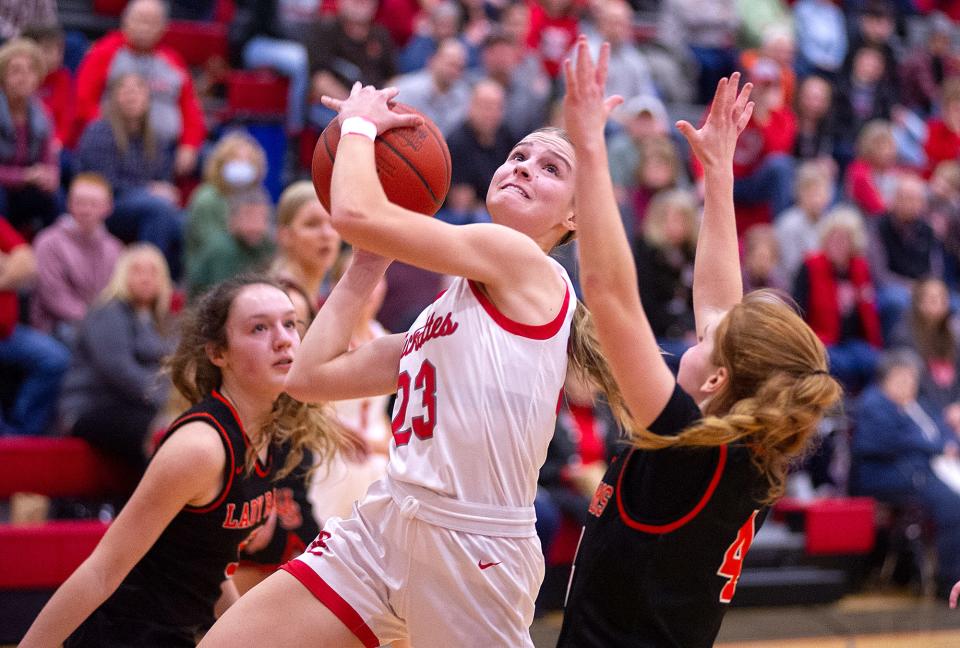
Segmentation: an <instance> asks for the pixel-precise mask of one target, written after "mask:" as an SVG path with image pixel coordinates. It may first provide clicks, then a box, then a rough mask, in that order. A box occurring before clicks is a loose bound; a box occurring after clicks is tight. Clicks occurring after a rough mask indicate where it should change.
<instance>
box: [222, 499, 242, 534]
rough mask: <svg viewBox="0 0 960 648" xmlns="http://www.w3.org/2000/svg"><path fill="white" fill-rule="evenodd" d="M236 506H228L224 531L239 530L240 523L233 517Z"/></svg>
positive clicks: (224, 520)
mask: <svg viewBox="0 0 960 648" xmlns="http://www.w3.org/2000/svg"><path fill="white" fill-rule="evenodd" d="M236 508H237V507H236V506H235V505H234V504H232V503H231V504H227V515H226V517H224V519H223V528H224V529H236V528H239V526H240V523H239V522H237V520H236V519H235V518H234V517H233V513H234V511H235V510H236Z"/></svg>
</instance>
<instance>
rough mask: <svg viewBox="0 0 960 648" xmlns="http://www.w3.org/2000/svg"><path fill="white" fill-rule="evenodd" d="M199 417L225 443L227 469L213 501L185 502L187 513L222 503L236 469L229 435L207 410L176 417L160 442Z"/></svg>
mask: <svg viewBox="0 0 960 648" xmlns="http://www.w3.org/2000/svg"><path fill="white" fill-rule="evenodd" d="M200 419H203V420H205V421H206V422H207V423H210V424H211V425H213V427H214V429H215V430H217V432H219V433H220V436H221V437H222V438H223V441H224V442H225V443H226V444H227V468H228V470H227V478H226V480H224V483H223V488H222V489H221V490H220V492H219V493H218V494H217V496H216V497H215V498H213V501H212V502H210V503H209V504H207V505H206V506H191V505H190V504H187V505H185V506H184V507H183V510H184V511H187V512H189V513H209V512H210V511H212V510H214V509H215V508H217V507H218V506H220V505H221V504H223V500H225V499H227V494H228V493H229V492H230V487H231V486H232V485H233V475H234V473H235V471H236V462H235V461H234V460H233V443H231V442H230V435H228V434H227V431H226V430H224V429H223V426H222V425H220V422H219V421H218V420H217V419H215V418H214V417H213V415H212V414H209V413H208V412H196V413H194V414H190V415H188V416H183V417H180V418H178V419H177V420H176V421H174V422H173V423H172V424H171V425H170V429H169V431H168V432H167V433H166V434H165V435H164V436H163V439H161V441H160V444H162V443H163V442H164V441H166V440H167V439H169V438H170V435H171V434H173V433H174V432H176V431H177V430H179V429H180V428H181V427H183V426H184V425H185V424H187V423H189V422H190V421H196V420H200ZM159 447H160V445H159V444H158V446H157V448H158V449H159Z"/></svg>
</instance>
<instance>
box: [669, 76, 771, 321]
mask: <svg viewBox="0 0 960 648" xmlns="http://www.w3.org/2000/svg"><path fill="white" fill-rule="evenodd" d="M739 81H740V74H739V73H738V72H734V73H733V75H732V76H730V78H723V79H721V80H720V83H719V84H718V85H717V92H716V94H715V95H714V98H713V103H712V104H711V106H710V111H709V112H708V113H707V119H706V121H705V122H704V124H703V126H702V127H701V128H700V129H695V128H694V127H693V126H692V125H691V124H690V123H689V122H686V121H680V122H677V128H678V129H680V132H681V133H682V134H683V136H684V137H686V139H687V141H688V142H689V143H690V148H691V149H692V150H693V152H694V154H695V155H696V156H697V159H698V160H700V163H701V164H702V165H703V172H704V181H705V194H704V204H703V222H702V224H701V225H700V236H699V239H698V240H697V254H696V260H695V262H694V273H693V309H694V315H695V317H696V325H697V336H698V338H701V339H702V338H703V335H704V328H705V327H706V326H707V325H709V324H710V323H711V322H715V321H716V320H717V319H718V316H721V315H723V314H724V313H726V312H727V311H728V310H729V309H730V307H732V306H733V305H734V304H737V303H739V302H740V300H741V299H742V298H743V280H742V278H741V274H740V251H739V247H738V245H737V226H736V214H735V212H734V208H733V154H734V151H735V150H736V148H737V138H738V137H739V136H740V133H742V132H743V129H744V128H745V127H746V126H747V123H748V122H749V121H750V116H751V115H752V114H753V103H752V102H750V101H749V99H750V90H751V89H752V87H753V86H752V85H751V84H749V83H748V84H746V85H745V86H744V87H743V89H742V90H740V91H739V92H738V84H739Z"/></svg>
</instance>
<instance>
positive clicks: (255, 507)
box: [250, 495, 263, 524]
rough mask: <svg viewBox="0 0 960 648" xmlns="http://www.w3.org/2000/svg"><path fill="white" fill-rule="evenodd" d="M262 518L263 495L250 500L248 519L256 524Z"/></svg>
mask: <svg viewBox="0 0 960 648" xmlns="http://www.w3.org/2000/svg"><path fill="white" fill-rule="evenodd" d="M262 519H263V495H261V496H259V497H258V498H257V499H253V500H250V521H251V522H252V523H253V524H257V523H258V522H260V520H262Z"/></svg>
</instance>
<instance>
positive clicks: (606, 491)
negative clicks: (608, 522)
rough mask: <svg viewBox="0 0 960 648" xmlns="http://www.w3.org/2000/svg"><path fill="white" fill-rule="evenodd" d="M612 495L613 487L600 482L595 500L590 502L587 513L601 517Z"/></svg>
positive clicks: (594, 494)
mask: <svg viewBox="0 0 960 648" xmlns="http://www.w3.org/2000/svg"><path fill="white" fill-rule="evenodd" d="M611 495H613V486H611V485H610V484H607V483H605V482H600V485H599V486H597V490H596V491H595V492H594V493H593V499H592V500H590V508H588V509H587V512H588V513H590V514H591V515H596V516H597V517H600V516H601V515H602V514H603V509H605V508H607V503H609V502H610V496H611Z"/></svg>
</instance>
